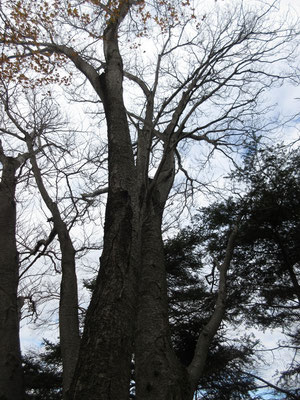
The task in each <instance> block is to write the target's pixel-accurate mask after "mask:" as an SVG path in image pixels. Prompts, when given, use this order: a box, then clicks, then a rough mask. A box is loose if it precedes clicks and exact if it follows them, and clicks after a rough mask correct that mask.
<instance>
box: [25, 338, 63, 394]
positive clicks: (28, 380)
mask: <svg viewBox="0 0 300 400" xmlns="http://www.w3.org/2000/svg"><path fill="white" fill-rule="evenodd" d="M43 347H44V352H39V353H37V354H36V353H34V352H31V353H29V354H26V355H25V356H24V357H23V370H24V386H25V393H26V394H25V399H28V400H29V399H38V400H59V399H61V398H62V358H61V349H60V346H59V345H58V344H54V343H51V342H49V341H47V340H44V341H43Z"/></svg>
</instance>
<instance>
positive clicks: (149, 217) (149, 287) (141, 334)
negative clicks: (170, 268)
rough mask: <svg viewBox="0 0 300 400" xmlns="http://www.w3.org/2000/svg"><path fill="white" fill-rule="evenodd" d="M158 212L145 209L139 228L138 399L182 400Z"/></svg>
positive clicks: (183, 383) (183, 382)
mask: <svg viewBox="0 0 300 400" xmlns="http://www.w3.org/2000/svg"><path fill="white" fill-rule="evenodd" d="M160 214H161V212H160V210H159V211H158V210H155V207H153V208H152V212H150V210H149V209H148V210H146V216H145V220H144V223H143V228H142V266H141V268H142V269H141V278H140V285H139V311H138V319H137V329H136V350H135V362H136V397H137V399H138V400H154V399H155V400H184V399H186V398H187V396H188V394H189V393H190V389H189V381H188V375H187V372H186V370H185V368H184V367H183V366H182V365H181V364H180V362H179V361H178V359H177V357H176V356H175V353H174V351H173V349H172V345H171V340H170V332H169V324H168V304H167V288H166V272H165V268H164V253H163V242H162V237H161V215H160Z"/></svg>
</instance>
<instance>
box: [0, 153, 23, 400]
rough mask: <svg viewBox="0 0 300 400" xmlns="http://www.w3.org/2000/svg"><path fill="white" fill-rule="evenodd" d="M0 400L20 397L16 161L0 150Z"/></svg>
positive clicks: (21, 390)
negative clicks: (0, 172)
mask: <svg viewBox="0 0 300 400" xmlns="http://www.w3.org/2000/svg"><path fill="white" fill-rule="evenodd" d="M0 152H1V154H0V161H1V163H2V166H3V169H2V179H1V183H0V399H1V400H21V399H23V375H22V364H21V350H20V339H19V310H18V301H17V290H18V281H19V277H18V275H19V262H18V252H17V247H16V236H15V235H16V203H15V189H16V178H15V173H16V170H17V168H18V167H19V163H18V162H17V160H16V159H14V158H12V157H6V156H4V154H3V152H2V149H0Z"/></svg>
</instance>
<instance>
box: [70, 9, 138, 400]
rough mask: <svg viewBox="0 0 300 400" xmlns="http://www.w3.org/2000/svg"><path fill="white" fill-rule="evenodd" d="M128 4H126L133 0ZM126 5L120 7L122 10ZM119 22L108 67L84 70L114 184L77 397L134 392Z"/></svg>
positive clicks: (133, 255) (133, 242)
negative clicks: (101, 119)
mask: <svg viewBox="0 0 300 400" xmlns="http://www.w3.org/2000/svg"><path fill="white" fill-rule="evenodd" d="M122 7H124V8H126V7H127V3H124V4H123V6H122ZM123 11H124V13H126V10H123ZM123 11H122V10H120V15H121V14H122V12H123ZM120 18H121V17H120ZM117 28H118V26H117V22H111V23H109V24H108V28H107V29H106V30H105V33H104V38H103V40H104V52H105V57H106V69H105V72H104V73H103V74H102V75H101V76H100V77H99V78H98V80H96V79H94V77H91V76H90V75H89V68H88V67H86V69H85V70H84V73H86V75H87V76H88V77H89V79H90V81H91V83H92V84H93V86H94V88H95V89H96V91H97V93H98V94H99V96H100V97H101V100H102V101H103V105H104V110H105V115H106V121H107V132H108V170H109V189H108V199H107V205H106V215H105V227H104V246H103V253H102V256H101V263H100V272H99V276H98V279H97V283H96V289H95V291H94V293H93V296H92V300H91V304H90V306H89V309H88V311H87V315H86V321H85V329H84V334H83V338H82V344H81V348H80V354H79V361H78V365H77V368H76V372H75V376H74V380H73V384H72V391H71V396H70V398H72V399H76V400H82V399H89V400H96V399H97V400H128V398H129V384H130V373H131V358H132V346H133V330H134V321H135V315H136V299H137V286H136V282H137V273H136V272H137V265H138V260H139V227H138V220H139V208H138V204H137V195H136V169H135V166H134V157H133V152H132V145H131V139H130V133H129V127H128V122H127V116H126V110H125V107H124V103H123V91H122V82H123V67H122V59H121V56H120V53H119V49H118V36H117V35H118V33H117ZM77 61H78V59H76V60H74V62H77ZM78 62H79V61H78ZM82 65H83V64H82V63H81V64H80V66H82ZM82 68H84V65H83V66H82ZM97 85H99V86H97Z"/></svg>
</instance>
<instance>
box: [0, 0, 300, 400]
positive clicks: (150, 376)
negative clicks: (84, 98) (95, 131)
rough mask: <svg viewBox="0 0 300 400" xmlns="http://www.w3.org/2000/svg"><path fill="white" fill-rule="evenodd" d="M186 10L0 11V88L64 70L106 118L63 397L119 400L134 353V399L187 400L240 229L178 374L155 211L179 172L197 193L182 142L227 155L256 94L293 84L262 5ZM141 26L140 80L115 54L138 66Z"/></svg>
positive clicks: (248, 129) (244, 129) (242, 135)
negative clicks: (102, 208)
mask: <svg viewBox="0 0 300 400" xmlns="http://www.w3.org/2000/svg"><path fill="white" fill-rule="evenodd" d="M189 4H190V3H189V2H187V3H186V8H182V5H181V4H177V3H176V2H174V3H173V2H171V3H169V2H164V1H162V2H159V3H157V2H154V3H150V4H149V5H146V4H145V3H144V2H140V1H138V2H135V1H119V2H113V3H111V2H108V3H107V4H102V3H100V2H98V1H97V0H91V1H85V2H78V1H71V2H66V3H61V2H57V1H53V2H51V3H48V2H41V3H39V4H37V3H36V2H34V1H28V2H25V3H22V4H21V3H20V2H4V4H3V6H2V10H1V18H2V21H3V25H2V31H1V38H0V40H1V43H2V44H3V54H2V66H3V67H2V71H1V73H2V76H3V79H16V80H18V81H19V82H22V83H24V85H25V86H30V85H34V84H38V83H41V82H43V80H44V81H46V82H47V81H48V82H57V81H65V80H67V82H68V78H65V77H64V76H60V75H56V74H53V69H54V70H57V69H59V68H60V67H62V66H64V67H65V66H66V68H69V64H68V61H70V62H71V64H72V65H73V67H75V70H76V71H79V72H81V73H82V74H83V76H84V77H85V78H86V79H87V81H88V82H89V83H90V85H91V86H92V88H93V89H94V92H95V94H96V96H98V99H100V100H101V102H102V105H103V108H104V113H105V118H106V124H107V140H108V198H107V204H106V215H105V227H104V246H103V253H102V257H101V268H100V272H99V277H98V279H97V283H96V289H95V290H94V293H93V296H92V300H91V304H90V306H89V309H88V312H87V315H86V320H85V329H84V333H83V338H82V343H81V349H80V354H79V360H78V364H77V368H76V371H75V374H74V379H73V383H72V387H71V390H70V393H69V397H70V398H72V399H82V398H89V399H91V400H92V399H111V398H114V399H116V398H118V399H127V398H128V393H129V382H130V373H131V359H132V355H133V354H134V358H135V363H136V395H137V398H140V399H143V400H148V399H149V400H150V399H162V400H165V399H173V400H175V399H176V400H181V399H191V398H192V397H193V393H194V391H195V389H196V388H197V384H198V380H199V378H200V376H201V375H202V373H203V369H204V365H205V360H206V358H207V352H208V349H209V346H210V344H211V342H212V340H213V337H214V335H215V334H216V332H217V330H218V328H219V326H220V323H221V321H222V318H223V315H224V300H225V297H226V274H227V270H228V268H229V265H230V262H231V258H232V254H233V248H234V241H235V239H236V235H237V230H238V225H239V217H238V218H237V220H236V221H234V222H233V224H232V227H231V228H232V229H231V231H230V232H229V233H228V236H227V244H226V249H225V252H224V258H223V260H222V262H220V263H219V268H220V276H219V289H218V294H217V296H216V297H217V299H216V306H215V310H214V312H213V314H212V316H211V318H210V319H209V321H208V322H207V324H206V325H205V326H204V327H203V329H202V331H201V332H200V334H199V339H198V342H197V346H196V350H195V355H194V358H193V360H192V362H191V364H190V365H189V367H188V368H185V367H184V366H183V365H182V364H181V363H180V362H179V361H178V359H177V357H176V354H175V352H174V350H173V349H172V345H171V339H170V330H169V323H168V302H167V285H166V271H165V266H164V255H163V242H162V232H161V230H162V229H161V226H162V218H163V212H164V209H165V207H166V204H167V200H168V197H169V195H170V192H171V190H172V187H173V185H174V179H175V174H176V172H177V171H180V172H182V173H183V174H185V176H186V178H187V182H192V183H193V185H192V186H190V188H191V190H192V189H194V190H195V189H196V188H197V186H198V188H199V186H200V185H199V181H198V180H197V176H196V177H193V176H190V175H189V174H188V173H187V171H186V169H185V167H184V165H183V162H182V156H181V153H182V147H181V146H183V144H184V143H189V142H192V141H195V142H196V143H198V144H200V145H202V148H203V149H205V150H206V149H207V148H208V149H210V150H211V151H213V150H214V149H219V150H221V151H222V152H225V153H226V154H229V153H230V151H232V150H233V149H234V148H237V149H238V148H239V146H242V145H243V144H244V143H245V142H246V141H247V139H248V137H249V136H251V134H252V132H253V129H254V130H255V129H257V126H253V124H252V121H251V119H253V117H254V115H256V114H257V113H258V109H259V107H258V104H259V99H260V96H261V95H262V93H263V91H264V90H265V89H266V88H268V87H270V86H272V85H273V84H274V83H276V84H280V83H282V81H283V79H284V78H288V77H291V75H290V72H287V73H286V74H282V75H278V73H277V71H276V68H273V66H275V64H276V61H279V60H281V59H282V56H281V55H279V56H278V54H280V51H282V52H283V51H284V49H285V50H286V52H285V56H287V57H288V56H289V55H291V54H292V53H293V48H292V47H293V46H292V47H288V44H289V42H290V41H291V39H292V38H293V37H294V31H293V30H292V29H289V28H285V27H284V26H283V25H282V24H280V23H279V24H277V26H276V23H275V22H274V20H272V22H270V21H271V19H270V18H271V17H270V16H268V14H269V13H271V12H272V11H273V10H274V5H268V4H262V6H263V7H262V10H260V11H259V12H256V13H255V12H254V11H252V10H249V11H246V10H245V9H244V7H243V6H241V5H239V4H237V6H236V7H235V8H233V10H232V11H229V10H225V11H226V13H225V14H222V13H220V14H219V15H217V16H216V17H215V16H214V15H212V16H211V19H210V18H209V17H208V16H207V15H206V14H205V13H202V15H200V16H199V17H198V16H197V15H196V11H195V10H194V9H193V8H192V7H191V6H190V5H189ZM268 18H269V19H268ZM61 26H63V27H64V28H63V32H62V28H61ZM147 26H150V28H149V29H151V34H152V33H155V34H156V33H157V34H158V41H157V43H158V47H159V49H158V51H157V58H156V60H155V61H154V60H153V59H149V60H148V65H147V67H148V68H145V69H144V70H143V69H142V68H141V64H140V65H139V64H138V63H137V65H135V59H134V58H133V57H132V56H131V57H130V59H129V58H128V59H127V60H126V53H127V54H128V52H130V55H131V54H132V52H133V51H135V55H136V57H137V59H139V60H141V63H142V62H143V58H142V52H140V51H139V46H137V48H135V44H134V40H135V39H133V38H132V36H133V35H136V36H141V35H144V34H145V33H144V32H146V34H147V29H148V28H147ZM212 27H214V29H212ZM82 35H84V36H82ZM83 38H84V40H83ZM128 40H129V42H128ZM83 42H84V45H82V43H83ZM99 42H101V43H102V45H103V46H102V49H101V50H99ZM123 54H124V55H125V56H123ZM179 57H180V59H181V62H182V64H181V63H178V62H177V61H178V59H179ZM21 61H22V62H21ZM145 61H146V60H145ZM262 65H263V68H262ZM26 68H29V72H28V69H26ZM32 71H35V72H37V73H40V74H44V75H43V77H44V78H42V79H41V78H39V77H37V78H36V75H35V73H34V72H32ZM148 71H150V72H151V76H150V77H148V75H147V74H148ZM124 77H125V78H126V79H128V81H129V82H130V84H135V85H137V87H138V88H139V89H138V90H139V92H140V93H141V96H143V97H142V100H141V101H140V100H139V97H137V96H135V97H137V98H136V100H135V102H134V106H133V108H132V110H131V107H130V106H127V107H126V105H125V102H124V99H123V86H124V85H123V78H124ZM124 87H126V86H124ZM212 107H213V110H214V111H213V113H212V112H211V108H212ZM264 111H265V112H266V110H264ZM256 124H258V121H256ZM260 128H261V129H263V126H260ZM210 146H211V148H210ZM175 183H176V181H175ZM179 183H180V182H179ZM181 183H182V185H184V184H185V182H183V181H182V182H181ZM197 183H198V185H197ZM179 186H180V185H179Z"/></svg>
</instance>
